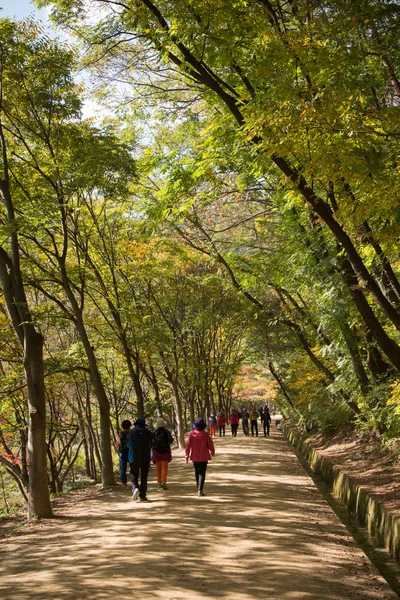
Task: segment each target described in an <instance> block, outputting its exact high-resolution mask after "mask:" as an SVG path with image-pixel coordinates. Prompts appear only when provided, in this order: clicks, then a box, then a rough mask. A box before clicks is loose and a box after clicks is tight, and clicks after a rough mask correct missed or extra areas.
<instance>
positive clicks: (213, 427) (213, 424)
mask: <svg viewBox="0 0 400 600" xmlns="http://www.w3.org/2000/svg"><path fill="white" fill-rule="evenodd" d="M208 426H209V428H210V436H211V437H215V435H216V432H217V419H216V417H215V415H214V413H211V415H210V418H209V419H208Z"/></svg>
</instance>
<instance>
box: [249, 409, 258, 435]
mask: <svg viewBox="0 0 400 600" xmlns="http://www.w3.org/2000/svg"><path fill="white" fill-rule="evenodd" d="M257 419H258V412H257V411H256V410H255V409H254V408H253V410H251V409H250V424H251V435H252V436H254V432H256V437H258V423H257Z"/></svg>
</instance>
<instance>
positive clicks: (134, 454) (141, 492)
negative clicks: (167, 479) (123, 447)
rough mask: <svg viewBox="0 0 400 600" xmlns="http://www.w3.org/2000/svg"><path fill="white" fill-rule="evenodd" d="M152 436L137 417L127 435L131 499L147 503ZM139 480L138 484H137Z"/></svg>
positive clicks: (141, 419) (142, 420)
mask: <svg viewBox="0 0 400 600" xmlns="http://www.w3.org/2000/svg"><path fill="white" fill-rule="evenodd" d="M152 442H153V436H152V433H151V431H149V430H148V429H147V428H146V421H145V419H143V417H139V418H138V419H137V420H136V421H135V423H134V427H133V429H131V430H130V432H129V434H128V441H127V445H128V451H129V453H128V456H129V465H130V468H131V481H132V499H133V500H140V501H141V502H147V495H146V494H147V478H148V476H149V469H150V460H151V449H152ZM139 480H140V483H139Z"/></svg>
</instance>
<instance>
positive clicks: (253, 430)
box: [251, 421, 258, 437]
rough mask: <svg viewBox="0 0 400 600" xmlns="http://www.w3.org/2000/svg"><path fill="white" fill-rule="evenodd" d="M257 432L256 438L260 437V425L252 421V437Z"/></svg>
mask: <svg viewBox="0 0 400 600" xmlns="http://www.w3.org/2000/svg"><path fill="white" fill-rule="evenodd" d="M254 432H256V436H257V437H258V423H257V421H251V435H254Z"/></svg>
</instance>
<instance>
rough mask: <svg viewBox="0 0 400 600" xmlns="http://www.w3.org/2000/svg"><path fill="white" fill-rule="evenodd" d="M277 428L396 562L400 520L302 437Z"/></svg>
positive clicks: (288, 429)
mask: <svg viewBox="0 0 400 600" xmlns="http://www.w3.org/2000/svg"><path fill="white" fill-rule="evenodd" d="M281 425H282V430H283V432H284V434H285V436H286V437H287V439H288V441H289V442H290V443H291V444H292V445H293V446H294V447H295V448H296V449H297V450H299V452H301V454H302V455H303V456H304V458H305V459H306V461H307V463H308V464H309V465H310V467H311V469H312V470H313V472H314V473H315V474H316V475H319V476H320V477H321V479H322V480H323V481H324V482H325V483H326V484H327V485H328V487H329V489H330V490H331V492H332V493H333V495H334V496H335V497H336V498H338V499H339V500H340V501H341V502H342V503H343V504H344V505H345V506H347V508H348V509H349V510H350V512H351V514H352V515H353V516H355V517H357V518H358V519H359V520H360V521H361V523H362V524H363V525H364V526H365V527H366V528H367V529H368V532H369V533H370V534H371V535H373V536H374V537H375V538H377V540H378V541H379V542H380V543H382V544H383V545H384V546H385V547H386V548H387V549H388V550H389V552H390V554H391V555H392V556H393V557H394V558H396V560H400V519H399V518H398V517H395V516H394V515H393V514H391V513H390V512H389V511H388V510H387V509H386V508H384V507H383V506H382V504H381V503H380V502H378V501H377V500H375V499H374V498H373V497H372V496H370V495H369V493H368V491H367V490H366V489H365V488H363V487H361V486H360V485H358V484H356V483H355V482H354V481H353V480H352V478H351V477H349V476H348V475H346V474H345V473H343V472H342V471H341V470H340V469H339V468H338V467H336V466H335V465H334V464H332V462H331V461H330V460H329V459H328V458H326V457H325V456H323V455H322V454H320V453H319V452H318V451H317V450H315V449H314V448H313V447H312V446H311V444H309V443H308V442H307V440H306V439H305V437H304V436H302V435H301V434H299V433H298V432H297V431H295V430H293V429H291V428H290V427H289V426H288V425H287V424H286V423H283V422H282V423H281Z"/></svg>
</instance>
